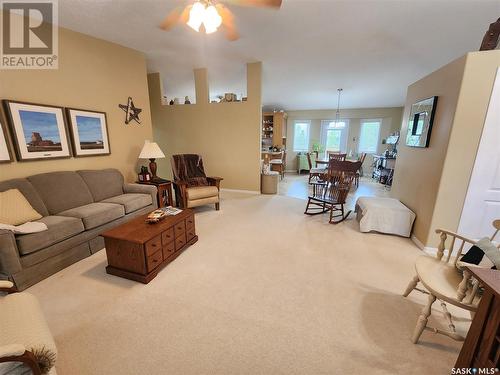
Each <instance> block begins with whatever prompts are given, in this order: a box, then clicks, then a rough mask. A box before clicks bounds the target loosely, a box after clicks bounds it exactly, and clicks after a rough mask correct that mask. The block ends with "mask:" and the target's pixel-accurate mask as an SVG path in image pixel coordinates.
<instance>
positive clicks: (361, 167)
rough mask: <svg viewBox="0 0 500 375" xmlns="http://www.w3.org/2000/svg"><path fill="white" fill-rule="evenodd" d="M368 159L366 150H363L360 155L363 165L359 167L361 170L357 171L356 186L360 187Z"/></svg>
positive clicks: (359, 159)
mask: <svg viewBox="0 0 500 375" xmlns="http://www.w3.org/2000/svg"><path fill="white" fill-rule="evenodd" d="M365 159H366V152H363V153H362V154H361V155H359V158H358V161H359V162H361V166H360V167H359V170H358V171H357V172H356V177H355V179H354V183H355V185H356V187H359V178H360V177H363V163H364V162H365Z"/></svg>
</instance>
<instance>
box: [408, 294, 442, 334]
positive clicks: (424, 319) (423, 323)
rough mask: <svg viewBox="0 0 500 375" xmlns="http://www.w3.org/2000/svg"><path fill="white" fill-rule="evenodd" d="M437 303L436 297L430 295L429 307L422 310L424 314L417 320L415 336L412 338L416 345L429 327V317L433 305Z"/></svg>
mask: <svg viewBox="0 0 500 375" xmlns="http://www.w3.org/2000/svg"><path fill="white" fill-rule="evenodd" d="M434 301H436V296H434V295H432V294H429V298H428V300H427V305H426V306H425V307H424V308H423V309H422V313H421V314H420V316H419V317H418V320H417V326H416V327H415V330H414V331H413V336H412V338H411V342H413V343H414V344H416V343H417V342H418V339H419V338H420V335H421V334H422V332H423V331H424V329H425V327H426V326H427V321H428V318H429V316H430V315H431V311H432V304H433V303H434Z"/></svg>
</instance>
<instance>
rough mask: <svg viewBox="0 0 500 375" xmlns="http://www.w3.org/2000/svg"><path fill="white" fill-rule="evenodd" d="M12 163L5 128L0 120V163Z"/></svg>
mask: <svg viewBox="0 0 500 375" xmlns="http://www.w3.org/2000/svg"><path fill="white" fill-rule="evenodd" d="M12 161H13V159H12V152H11V150H10V146H9V139H8V137H7V127H6V126H5V124H4V122H3V121H2V119H1V118H0V163H11V162H12Z"/></svg>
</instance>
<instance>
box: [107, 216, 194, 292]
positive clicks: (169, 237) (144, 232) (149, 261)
mask: <svg viewBox="0 0 500 375" xmlns="http://www.w3.org/2000/svg"><path fill="white" fill-rule="evenodd" d="M147 216H148V215H141V216H138V217H137V218H135V219H132V220H131V221H129V222H127V223H125V224H122V225H120V226H118V227H116V228H113V229H111V230H108V231H107V232H104V233H103V234H102V236H103V237H104V242H105V244H106V255H107V257H108V266H107V267H106V272H107V273H109V274H111V275H115V276H120V277H124V278H127V279H130V280H135V281H139V282H141V283H144V284H147V283H149V282H150V281H151V280H152V279H153V278H155V277H156V275H157V274H158V272H160V271H161V270H162V269H163V268H164V267H165V266H166V265H167V264H169V263H170V262H172V261H173V260H174V259H175V258H177V257H178V256H179V255H180V254H181V253H182V252H183V251H184V250H185V249H186V248H187V247H188V246H189V245H192V244H194V243H195V242H196V241H198V236H197V235H196V231H195V223H194V212H193V210H191V209H185V210H183V211H182V212H181V213H179V214H177V215H175V216H168V217H167V218H165V219H163V220H162V221H160V222H158V223H156V224H148V223H146V217H147Z"/></svg>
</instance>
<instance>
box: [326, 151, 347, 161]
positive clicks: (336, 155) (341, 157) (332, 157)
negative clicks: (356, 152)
mask: <svg viewBox="0 0 500 375" xmlns="http://www.w3.org/2000/svg"><path fill="white" fill-rule="evenodd" d="M346 157H347V154H339V153H331V152H328V160H337V161H345V158H346Z"/></svg>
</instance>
